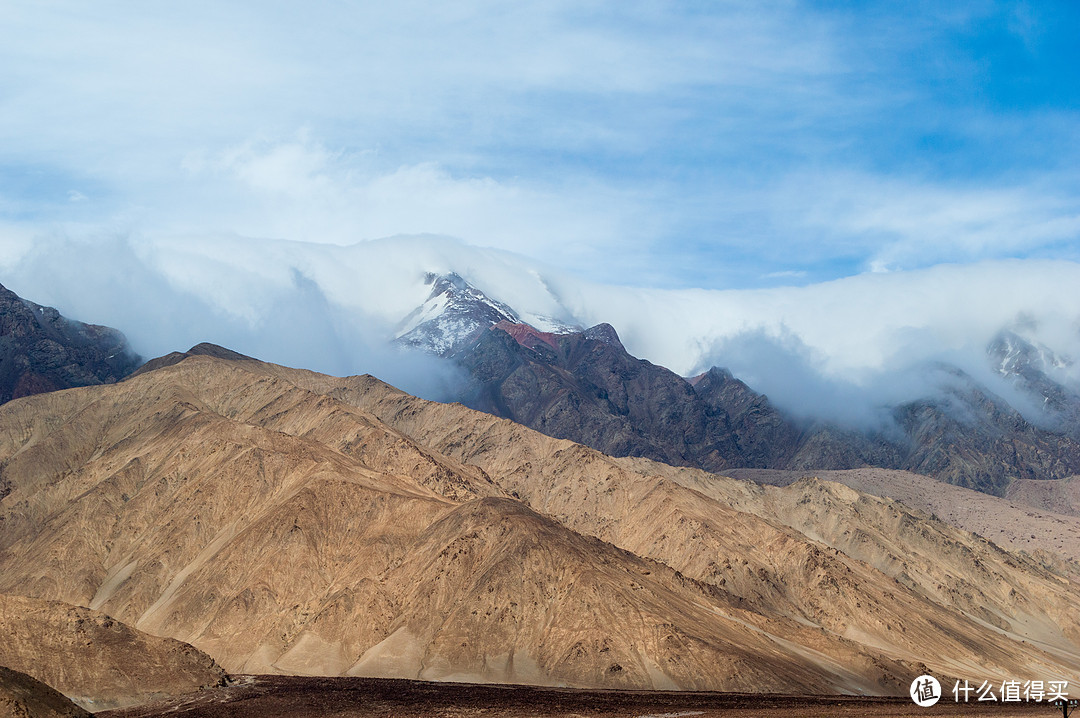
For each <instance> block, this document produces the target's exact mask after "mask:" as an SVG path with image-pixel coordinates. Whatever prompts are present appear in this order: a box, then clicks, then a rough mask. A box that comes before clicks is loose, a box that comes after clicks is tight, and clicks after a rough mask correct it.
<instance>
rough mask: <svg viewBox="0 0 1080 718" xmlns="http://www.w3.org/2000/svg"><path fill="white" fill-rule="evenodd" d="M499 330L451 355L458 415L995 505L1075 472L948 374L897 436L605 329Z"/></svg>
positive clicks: (672, 455)
mask: <svg viewBox="0 0 1080 718" xmlns="http://www.w3.org/2000/svg"><path fill="white" fill-rule="evenodd" d="M522 327H523V325H513V324H511V323H510V322H502V323H500V324H497V325H495V326H494V327H492V328H491V329H489V330H487V331H483V332H481V333H480V334H479V335H478V336H477V337H476V338H475V339H474V340H473V341H472V342H471V343H469V344H466V345H465V346H464V347H463V348H462V349H460V350H459V351H458V352H457V354H456V356H455V358H456V360H457V361H458V362H459V363H460V364H461V365H462V366H463V367H464V368H465V369H466V370H467V371H468V373H469V375H470V377H471V384H470V385H469V387H468V389H467V390H465V391H464V392H463V394H462V401H463V403H465V404H466V405H468V406H470V407H472V408H475V409H480V410H482V411H486V412H488V413H491V414H495V415H497V416H502V417H505V418H508V419H512V420H514V421H517V422H519V423H521V424H525V425H526V426H529V427H531V428H533V429H536V430H538V431H541V432H543V433H545V434H548V435H550V436H554V437H557V438H562V439H570V440H572V441H576V442H579V443H582V444H586V445H587V446H591V447H593V448H595V449H599V450H601V451H603V452H605V453H608V454H611V455H613V456H640V457H645V458H649V459H655V460H658V461H662V462H665V463H668V464H673V465H678V466H696V467H699V468H702V469H705V470H707V471H714V472H716V471H723V470H725V469H729V468H736V467H741V468H773V469H795V470H814V469H817V470H825V469H850V468H859V467H864V466H878V467H884V468H894V469H906V470H909V471H915V472H918V473H923V474H927V475H930V476H934V477H937V478H939V479H941V480H943V481H947V482H949V483H953V484H958V485H961V486H965V487H969V488H974V489H978V490H981V491H985V492H988V493H993V494H997V495H1001V494H1003V492H1004V491H1005V487H1006V486H1007V485H1008V484H1009V482H1010V481H1012V480H1015V479H1035V478H1050V479H1057V478H1064V477H1066V476H1070V475H1072V474H1075V473H1080V443H1078V442H1077V441H1076V440H1075V439H1073V438H1072V437H1071V436H1070V435H1069V434H1068V433H1066V432H1062V431H1053V430H1050V429H1047V428H1045V427H1040V426H1037V425H1035V424H1033V423H1031V422H1029V421H1028V420H1026V419H1025V418H1024V416H1023V415H1021V414H1020V412H1018V411H1017V410H1016V409H1014V408H1013V407H1011V406H1010V405H1009V403H1008V402H1007V401H1005V400H1004V399H1003V398H1001V397H999V396H997V395H995V394H994V393H993V392H991V391H989V390H988V389H986V388H985V387H982V386H980V385H979V384H978V383H977V382H975V381H974V380H973V379H972V378H971V377H970V376H968V375H967V374H965V373H964V372H962V371H960V370H958V369H955V368H952V367H937V368H936V370H937V371H939V372H941V373H942V376H944V379H943V383H942V385H941V391H940V393H939V394H938V395H935V396H934V397H933V398H926V399H921V400H918V401H913V402H909V403H906V404H903V405H900V406H897V407H894V408H893V409H892V418H893V420H894V421H895V426H892V427H887V429H888V430H885V429H881V430H859V429H854V428H846V427H843V426H839V425H837V424H833V423H829V422H826V421H821V420H818V421H799V420H796V419H794V418H792V417H791V416H789V415H787V414H786V413H784V412H783V411H781V410H780V409H778V408H777V407H776V406H774V405H773V404H772V403H771V402H770V401H769V399H768V397H766V396H764V395H762V394H758V393H757V392H755V391H753V390H752V389H751V388H750V387H748V386H747V385H746V384H745V383H744V382H742V381H740V380H739V379H737V378H735V377H734V376H732V374H731V373H730V372H728V371H726V370H724V369H719V368H713V369H711V370H709V371H708V372H705V373H704V374H701V375H699V376H697V377H694V378H693V379H691V380H689V381H687V380H686V379H684V378H682V377H680V376H678V375H677V374H675V373H674V372H671V371H670V370H668V369H665V368H664V367H661V366H657V365H655V364H652V363H650V362H647V361H644V360H641V359H637V358H635V357H633V356H631V355H630V354H629V353H627V351H626V350H625V349H624V348H623V346H622V344H621V342H620V341H619V339H618V334H617V333H616V332H615V330H614V328H612V327H611V326H610V325H606V324H601V325H598V326H596V327H593V328H591V329H588V330H586V331H584V332H575V333H570V334H543V333H538V332H536V331H535V330H533V331H528V330H527V329H525V328H522Z"/></svg>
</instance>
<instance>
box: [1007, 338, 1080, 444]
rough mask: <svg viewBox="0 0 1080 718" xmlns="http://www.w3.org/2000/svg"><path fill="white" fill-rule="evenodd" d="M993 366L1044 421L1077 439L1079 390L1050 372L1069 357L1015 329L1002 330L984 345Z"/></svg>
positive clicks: (1079, 431)
mask: <svg viewBox="0 0 1080 718" xmlns="http://www.w3.org/2000/svg"><path fill="white" fill-rule="evenodd" d="M987 354H988V356H989V358H990V361H991V364H992V366H993V367H994V368H995V369H996V370H997V372H998V374H1000V375H1001V376H1002V377H1004V378H1006V379H1008V380H1010V381H1011V382H1012V383H1013V385H1014V386H1015V387H1017V388H1018V389H1020V391H1021V392H1022V393H1024V394H1026V395H1027V396H1028V398H1029V399H1030V403H1031V405H1032V407H1033V408H1034V410H1035V411H1036V412H1039V413H1041V414H1042V417H1043V418H1044V419H1045V423H1047V424H1048V425H1050V426H1052V427H1054V428H1055V429H1058V430H1059V431H1061V433H1064V434H1066V435H1068V436H1069V437H1070V438H1072V439H1076V440H1080V392H1077V391H1076V390H1074V389H1072V388H1070V387H1069V386H1066V385H1064V384H1062V383H1061V382H1059V381H1055V380H1054V379H1053V378H1051V376H1050V374H1049V372H1059V371H1061V370H1063V369H1068V368H1069V367H1071V366H1072V361H1071V360H1069V359H1068V358H1066V357H1061V356H1058V355H1056V354H1054V352H1052V351H1050V350H1049V349H1047V348H1046V347H1037V346H1035V345H1034V344H1032V343H1031V342H1029V341H1027V340H1025V339H1023V338H1022V337H1020V336H1019V335H1017V334H1016V333H1014V332H1010V331H1004V332H1001V333H1000V334H999V335H998V336H997V337H996V338H995V339H994V340H993V341H992V342H991V343H990V346H989V347H988V348H987Z"/></svg>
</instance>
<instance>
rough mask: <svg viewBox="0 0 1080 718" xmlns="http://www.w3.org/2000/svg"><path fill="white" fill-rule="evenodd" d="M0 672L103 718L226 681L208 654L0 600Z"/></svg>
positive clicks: (56, 610)
mask: <svg viewBox="0 0 1080 718" xmlns="http://www.w3.org/2000/svg"><path fill="white" fill-rule="evenodd" d="M0 637H2V640H0V665H3V666H7V667H8V668H12V669H14V670H17V671H22V672H24V673H27V674H29V675H31V676H33V677H34V678H36V679H37V680H39V681H41V682H43V683H46V684H48V685H49V686H51V687H53V688H55V689H56V690H58V691H60V692H61V693H63V694H64V695H66V696H67V697H68V698H71V699H72V700H74V701H76V702H77V703H79V704H80V705H82V706H83V707H85V708H89V709H91V710H101V709H104V708H116V707H119V706H127V705H132V704H136V703H144V702H146V701H148V700H152V699H154V698H161V697H165V696H173V695H179V694H181V693H190V692H191V691H195V690H198V689H200V688H204V687H207V686H214V685H218V684H220V683H223V682H224V681H225V672H224V671H223V670H221V668H220V667H218V666H217V665H216V664H215V663H214V661H213V660H212V659H211V658H210V657H209V656H207V655H206V654H205V653H202V652H201V651H198V650H196V649H194V648H192V647H191V646H189V645H187V644H184V643H181V642H180V641H176V640H173V639H171V638H160V637H158V636H151V635H147V634H146V633H143V632H142V631H137V630H135V629H133V628H131V627H130V626H127V625H124V624H123V623H121V622H119V621H116V620H114V619H113V618H110V617H109V616H107V615H105V614H104V613H101V612H100V611H91V610H90V609H87V608H81V607H78V606H72V605H69V604H66V603H61V602H58V601H43V600H41V599H35V598H25V597H22V596H9V595H0Z"/></svg>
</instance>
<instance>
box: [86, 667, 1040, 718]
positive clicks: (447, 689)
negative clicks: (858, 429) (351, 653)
mask: <svg viewBox="0 0 1080 718" xmlns="http://www.w3.org/2000/svg"><path fill="white" fill-rule="evenodd" d="M1058 710H1059V709H1055V708H1054V707H1052V706H1048V705H1038V704H1023V703H1021V704H1008V705H1002V704H986V703H984V704H975V703H971V704H966V705H965V704H959V705H957V704H954V703H952V702H942V703H940V704H938V705H936V706H934V707H932V708H919V707H918V706H916V705H915V704H914V703H912V702H911V701H910V700H909V699H907V698H861V697H852V696H773V695H753V694H740V693H690V692H662V691H594V690H571V689H561V688H538V687H533V686H503V685H476V684H466V683H426V682H422V681H407V680H396V679H380V678H308V677H301V676H238V677H236V680H235V682H234V684H233V685H230V686H226V687H223V688H213V689H206V690H203V691H200V692H198V693H192V694H189V695H187V696H183V697H180V698H173V699H170V700H166V701H160V702H157V703H152V704H148V705H143V706H140V707H137V708H128V709H123V710H114V711H106V712H103V713H98V714H97V715H98V716H102V717H103V718H150V717H151V716H169V717H170V718H174V717H180V716H192V717H193V716H214V717H218V716H221V717H224V716H229V717H230V718H233V717H235V718H247V717H248V716H250V717H251V718H277V717H278V716H335V717H337V718H345V717H347V716H395V717H398V716H400V717H402V718H412V717H414V716H415V717H417V718H419V717H420V716H425V717H426V716H455V717H462V718H464V717H465V716H506V717H517V716H567V717H569V716H589V717H590V718H591V717H593V716H596V717H605V718H606V717H608V716H612V717H613V716H634V717H636V718H681V717H682V716H687V717H689V716H704V717H706V718H708V717H710V716H938V715H964V716H984V715H985V716H999V717H1001V718H1005V717H1006V716H1037V715H1046V716H1054V715H1060V713H1059V712H1058Z"/></svg>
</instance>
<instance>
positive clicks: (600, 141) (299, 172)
mask: <svg viewBox="0 0 1080 718" xmlns="http://www.w3.org/2000/svg"><path fill="white" fill-rule="evenodd" d="M392 5H393V7H386V4H376V3H330V2H326V3H318V4H316V5H315V6H314V7H313V6H311V5H310V4H304V5H301V4H299V3H285V2H259V3H242V2H228V1H226V2H198V1H195V2H189V3H165V2H126V3H122V2H108V1H105V2H100V3H94V4H93V5H92V6H87V5H86V4H85V3H77V2H66V1H63V0H59V1H56V2H48V3H43V2H23V1H22V0H8V1H7V2H5V3H3V4H2V5H0V242H8V243H10V242H14V241H16V239H15V238H21V239H20V240H19V241H25V238H27V237H30V238H33V237H35V236H55V235H57V234H62V235H70V236H78V237H84V238H87V241H93V238H94V237H113V236H117V235H122V236H131V237H139V236H158V235H174V234H183V233H205V234H213V233H221V232H226V233H230V232H231V233H236V234H240V235H243V236H248V237H268V238H284V239H292V240H300V241H308V242H320V243H321V242H327V243H337V244H348V243H352V242H356V241H361V240H367V239H374V238H378V237H385V236H391V235H394V234H399V233H402V234H408V233H420V232H427V233H435V234H446V235H450V236H454V237H458V238H460V239H462V240H463V241H465V242H466V243H469V244H473V245H477V246H486V247H496V248H501V249H505V250H509V251H512V252H517V253H521V254H524V255H527V256H529V257H533V258H537V259H540V260H543V261H545V262H547V263H549V264H553V265H556V266H558V267H560V268H563V269H568V270H572V271H575V272H578V273H580V274H582V275H583V276H585V277H587V278H589V279H592V280H595V281H601V282H609V283H618V284H628V285H632V286H641V287H645V286H655V287H682V288H686V287H702V288H710V289H720V288H754V287H773V286H781V285H805V284H812V283H816V282H820V281H826V280H831V279H836V278H840V277H847V276H852V275H858V274H861V273H866V272H881V271H897V270H910V269H919V268H925V267H929V266H933V265H936V264H939V263H943V262H959V263H971V262H977V261H980V260H985V259H1001V258H1056V259H1069V260H1077V259H1080V241H1078V240H1080V170H1078V168H1080V162H1078V160H1080V156H1078V155H1080V150H1078V149H1077V147H1078V145H1077V143H1076V141H1075V139H1076V138H1077V137H1080V107H1078V101H1080V50H1078V43H1077V42H1076V37H1077V34H1078V31H1080V10H1078V6H1077V5H1076V4H1075V3H1069V2H1063V3H1052V2H1040V3H995V2H965V3H940V2H927V3H903V4H897V3H885V2H882V3H854V2H847V3H839V2H837V3H814V2H808V3H804V2H761V3H734V2H732V3H725V2H715V3H713V2H709V3H705V2H687V3H676V2H671V3H662V2H537V3H530V2H517V3H498V2H484V1H477V2H460V3H453V4H452V6H450V7H444V6H443V5H446V4H425V3H410V2H402V3H394V4H392Z"/></svg>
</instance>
